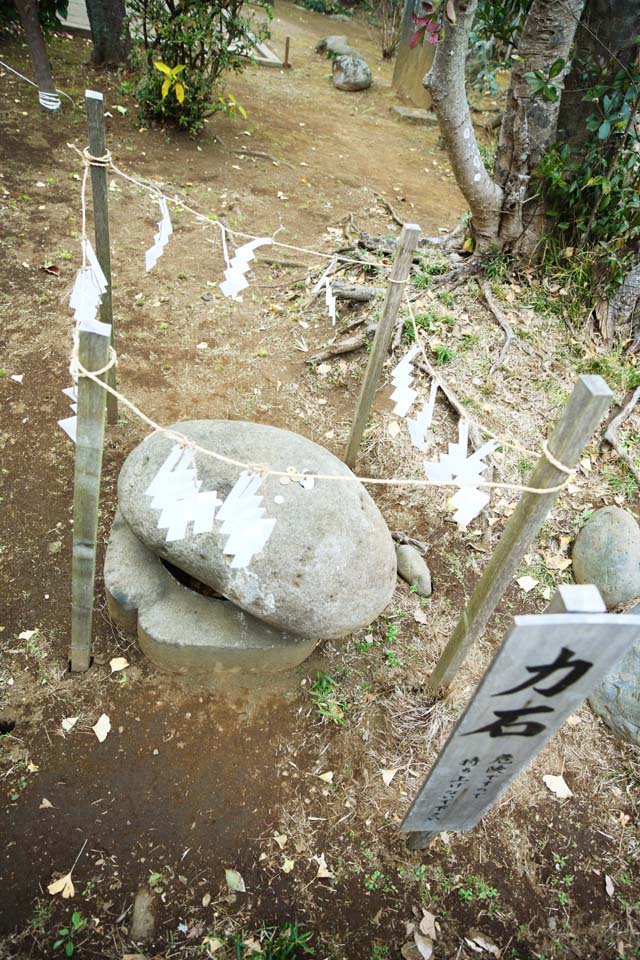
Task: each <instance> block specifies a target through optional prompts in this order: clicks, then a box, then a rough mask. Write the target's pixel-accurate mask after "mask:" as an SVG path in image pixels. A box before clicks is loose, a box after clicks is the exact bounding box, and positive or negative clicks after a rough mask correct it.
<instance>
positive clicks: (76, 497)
mask: <svg viewBox="0 0 640 960" xmlns="http://www.w3.org/2000/svg"><path fill="white" fill-rule="evenodd" d="M78 355H79V360H80V363H81V364H82V366H83V367H84V368H85V369H86V370H91V371H93V370H101V369H102V368H103V367H105V366H106V365H107V362H108V360H109V339H108V337H101V336H100V335H99V334H97V333H87V332H81V333H80V344H79V351H78ZM105 392H106V391H105V390H103V389H102V387H100V386H99V385H98V384H97V383H94V382H93V381H92V380H89V379H88V378H87V377H80V376H79V377H78V422H77V428H76V466H75V475H74V481H73V560H72V565H71V578H72V584H71V596H72V614H71V670H72V671H81V670H88V668H89V665H90V663H91V626H92V619H93V598H94V583H95V572H96V545H97V539H98V504H99V500H100V475H101V473H102V447H103V442H104V424H105V411H106V405H105V402H104V394H105Z"/></svg>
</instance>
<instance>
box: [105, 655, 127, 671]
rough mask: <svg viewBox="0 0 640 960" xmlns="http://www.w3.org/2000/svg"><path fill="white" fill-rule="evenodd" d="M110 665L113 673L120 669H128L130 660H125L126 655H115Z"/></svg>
mask: <svg viewBox="0 0 640 960" xmlns="http://www.w3.org/2000/svg"><path fill="white" fill-rule="evenodd" d="M109 666H110V667H111V673H117V672H118V670H126V668H127V667H128V666H129V661H128V660H125V658H124V657H114V658H113V660H110V661H109Z"/></svg>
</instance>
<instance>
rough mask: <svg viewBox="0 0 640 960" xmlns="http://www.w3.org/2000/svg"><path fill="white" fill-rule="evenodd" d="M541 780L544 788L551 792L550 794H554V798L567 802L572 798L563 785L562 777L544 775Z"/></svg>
mask: <svg viewBox="0 0 640 960" xmlns="http://www.w3.org/2000/svg"><path fill="white" fill-rule="evenodd" d="M542 780H543V783H544V784H545V786H546V787H548V789H549V790H551V793H555V795H556V797H559V798H560V799H561V800H567V799H568V798H569V797H572V796H573V794H572V792H571V790H570V789H569V787H568V786H567V784H566V783H565V779H564V777H554V776H553V774H551V773H546V774H545V775H544V777H543V778H542Z"/></svg>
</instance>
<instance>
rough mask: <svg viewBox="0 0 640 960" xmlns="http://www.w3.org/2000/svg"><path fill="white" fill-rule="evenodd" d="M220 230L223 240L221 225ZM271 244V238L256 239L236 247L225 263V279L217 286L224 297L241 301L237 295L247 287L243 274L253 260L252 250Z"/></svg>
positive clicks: (247, 283) (246, 271) (247, 282)
mask: <svg viewBox="0 0 640 960" xmlns="http://www.w3.org/2000/svg"><path fill="white" fill-rule="evenodd" d="M220 229H221V230H222V237H223V240H224V228H223V227H222V225H220ZM272 242H273V241H272V240H271V237H257V238H256V239H255V240H251V241H250V242H249V243H244V244H243V245H242V246H241V247H238V249H237V250H236V252H235V256H234V257H233V259H232V260H230V261H228V263H227V269H226V270H225V272H224V276H225V279H224V280H223V282H222V283H220V284H218V286H219V287H220V289H221V290H222V292H223V293H224V295H225V297H231V299H232V300H241V297H240V296H239V294H240V293H241V292H242V291H243V290H246V288H247V287H248V286H249V281H248V280H247V278H246V277H245V273H248V271H249V264H250V262H251V261H252V260H253V259H254V258H255V254H254V250H257V248H258V247H264V246H266V245H267V244H270V243H272Z"/></svg>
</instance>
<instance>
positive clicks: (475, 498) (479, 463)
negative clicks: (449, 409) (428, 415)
mask: <svg viewBox="0 0 640 960" xmlns="http://www.w3.org/2000/svg"><path fill="white" fill-rule="evenodd" d="M468 442H469V424H468V422H467V421H466V420H460V421H459V423H458V442H457V443H450V444H449V450H448V453H442V454H440V457H439V458H438V460H425V461H424V472H425V474H426V475H427V479H428V480H434V481H437V482H440V483H447V482H449V481H451V480H456V481H459V482H461V483H462V482H464V483H473V482H474V481H475V482H477V483H481V482H482V480H483V479H484V478H483V476H482V474H483V471H484V470H486V469H487V464H486V463H485V462H484V461H485V460H486V458H487V457H490V456H491V454H492V453H493V452H494V450H496V448H497V447H498V446H499V445H500V444H499V442H498V441H497V440H488V441H487V442H486V443H485V444H483V445H482V446H481V447H480V449H479V450H477V451H476V452H475V453H473V454H471V456H467V447H468ZM490 499H491V498H490V496H489V494H488V493H487V492H486V491H485V490H479V489H478V488H477V487H473V486H468V487H460V489H459V490H458V491H457V493H455V494H454V495H453V496H452V497H449V500H448V504H449V506H450V507H452V508H453V510H454V511H455V513H454V515H453V519H454V520H455V521H456V523H457V524H458V527H459V529H461V530H462V529H464V528H465V527H466V526H468V524H470V523H471V521H472V520H475V518H476V517H477V516H478V514H479V513H480V511H481V510H482V509H483V508H484V507H486V505H487V504H488V503H489V500H490Z"/></svg>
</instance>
